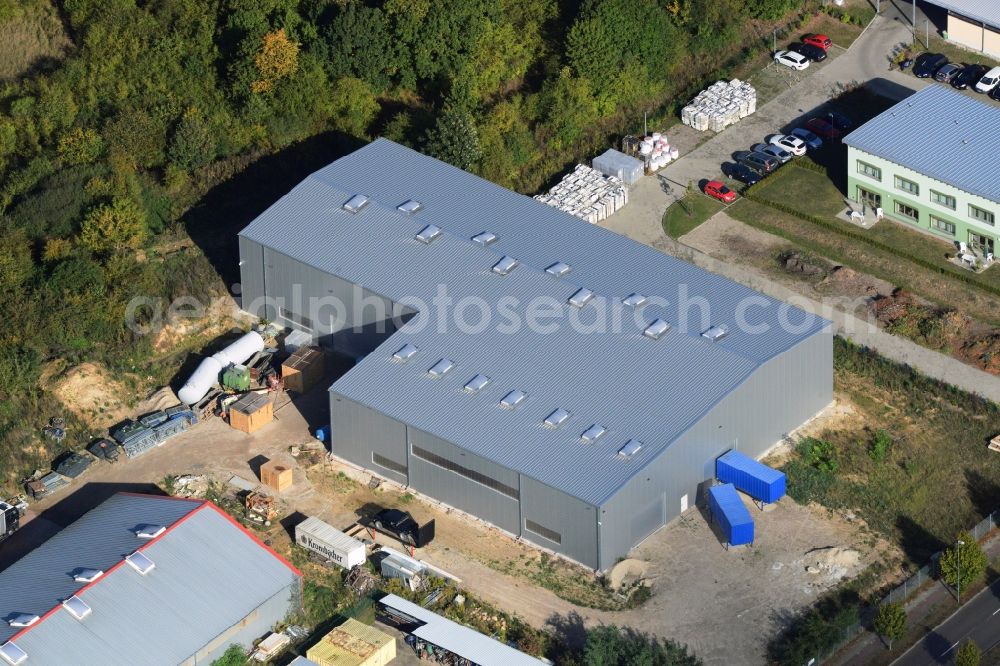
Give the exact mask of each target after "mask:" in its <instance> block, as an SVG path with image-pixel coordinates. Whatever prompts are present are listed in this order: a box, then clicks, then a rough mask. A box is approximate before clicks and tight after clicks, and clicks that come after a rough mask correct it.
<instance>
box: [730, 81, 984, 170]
mask: <svg viewBox="0 0 1000 666" xmlns="http://www.w3.org/2000/svg"><path fill="white" fill-rule="evenodd" d="M997 87H998V88H1000V86H997ZM722 173H723V174H725V175H726V176H728V177H729V178H732V179H733V180H738V181H740V182H741V183H743V184H744V185H753V184H755V183H759V182H760V178H761V176H760V174H759V173H757V172H756V171H754V170H753V169H751V168H750V167H747V166H743V165H742V164H735V163H733V162H726V163H725V164H723V165H722Z"/></svg>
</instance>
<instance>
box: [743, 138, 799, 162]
mask: <svg viewBox="0 0 1000 666" xmlns="http://www.w3.org/2000/svg"><path fill="white" fill-rule="evenodd" d="M750 150H751V151H753V152H755V153H764V154H765V155H770V156H771V157H773V158H775V159H776V160H778V161H779V162H781V163H782V164H784V163H785V162H788V161H789V160H791V159H792V157H794V156H793V155H792V154H791V153H790V152H788V151H787V150H785V149H784V148H782V147H781V146H775V145H773V144H766V143H757V144H754V146H753V148H751V149H750Z"/></svg>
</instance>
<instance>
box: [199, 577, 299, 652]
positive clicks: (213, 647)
mask: <svg viewBox="0 0 1000 666" xmlns="http://www.w3.org/2000/svg"><path fill="white" fill-rule="evenodd" d="M289 575H292V573H291V571H289ZM299 585H300V581H299V580H298V578H295V580H294V581H293V582H292V583H291V584H290V585H289V586H288V587H287V588H285V589H283V590H281V591H279V592H278V593H277V594H275V595H274V596H272V597H271V598H270V599H268V600H267V601H265V602H264V603H262V604H261V605H260V606H258V607H257V608H256V609H255V610H254V611H253V612H252V613H250V614H249V615H247V616H246V618H244V619H243V621H242V622H241V623H239V624H236V625H233V626H232V627H230V628H229V629H228V630H226V631H225V632H223V633H222V634H220V635H219V636H217V637H216V638H214V639H213V640H211V641H210V642H209V643H207V644H206V645H205V646H204V647H203V648H202V649H201V650H199V651H198V653H197V654H196V655H194V657H193V658H191V659H188V660H187V661H185V662H184V663H185V664H211V663H212V662H214V661H215V660H217V659H219V658H220V657H222V655H223V653H225V651H226V650H227V649H228V648H229V646H230V645H232V644H234V643H236V644H237V645H242V646H243V647H244V648H250V647H252V646H253V642H254V641H255V640H257V639H258V638H261V637H262V636H264V635H265V634H266V633H268V632H269V631H271V630H273V628H274V626H275V625H277V624H279V623H282V622H284V620H285V619H286V618H287V617H288V615H289V613H291V612H292V611H293V610H296V609H294V608H293V606H294V605H295V604H294V600H295V599H296V597H297V596H298V588H299Z"/></svg>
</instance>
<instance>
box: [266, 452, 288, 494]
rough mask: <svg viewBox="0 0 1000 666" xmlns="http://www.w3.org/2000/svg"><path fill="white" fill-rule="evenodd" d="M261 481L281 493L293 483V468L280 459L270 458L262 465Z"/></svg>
mask: <svg viewBox="0 0 1000 666" xmlns="http://www.w3.org/2000/svg"><path fill="white" fill-rule="evenodd" d="M260 482H261V483H263V484H264V485H265V486H267V487H268V488H270V489H272V490H277V491H278V492H279V493H280V492H281V491H283V490H285V489H286V488H288V487H289V486H290V485H292V468H291V467H290V466H289V465H286V464H285V463H283V462H281V461H280V460H268V461H267V462H266V463H264V464H263V465H261V466H260Z"/></svg>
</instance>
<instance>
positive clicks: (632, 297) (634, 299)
mask: <svg viewBox="0 0 1000 666" xmlns="http://www.w3.org/2000/svg"><path fill="white" fill-rule="evenodd" d="M646 300H647V299H646V297H645V296H643V295H642V294H637V293H635V292H633V293H631V294H629V295H628V296H626V297H625V298H623V299H622V303H624V304H625V305H627V306H629V307H630V308H637V307H639V306H640V305H642V304H643V303H645V302H646Z"/></svg>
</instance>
